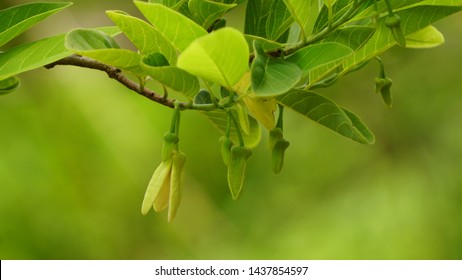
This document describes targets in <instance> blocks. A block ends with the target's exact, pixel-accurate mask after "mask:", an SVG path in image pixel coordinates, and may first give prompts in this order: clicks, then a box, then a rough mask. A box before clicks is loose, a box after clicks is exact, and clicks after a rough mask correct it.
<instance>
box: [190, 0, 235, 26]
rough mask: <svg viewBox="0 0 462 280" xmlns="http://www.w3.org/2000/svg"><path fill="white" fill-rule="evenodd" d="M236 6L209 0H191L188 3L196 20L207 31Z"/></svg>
mask: <svg viewBox="0 0 462 280" xmlns="http://www.w3.org/2000/svg"><path fill="white" fill-rule="evenodd" d="M236 6H237V4H224V3H218V2H213V1H209V0H190V1H189V3H188V7H189V10H190V11H191V14H192V16H193V18H194V20H195V21H196V22H197V23H199V24H200V25H201V26H202V27H203V28H205V29H207V28H209V27H210V26H211V25H212V23H214V22H215V21H216V20H217V19H219V18H221V17H222V16H223V15H224V14H225V13H226V12H228V11H229V10H231V9H232V8H234V7H236Z"/></svg>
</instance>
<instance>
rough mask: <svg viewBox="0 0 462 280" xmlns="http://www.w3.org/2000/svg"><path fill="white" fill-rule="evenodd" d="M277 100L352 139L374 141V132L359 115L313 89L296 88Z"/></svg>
mask: <svg viewBox="0 0 462 280" xmlns="http://www.w3.org/2000/svg"><path fill="white" fill-rule="evenodd" d="M277 100H278V101H279V103H281V104H282V105H284V106H286V107H288V108H291V109H293V110H295V111H296V112H298V113H300V114H302V115H304V116H306V117H308V118H310V119H311V120H313V121H315V122H317V123H319V124H320V125H323V126H325V127H327V128H329V129H331V130H333V131H335V132H337V133H339V134H341V135H343V136H345V137H347V138H350V139H351V140H354V141H356V142H359V143H362V144H372V143H373V142H374V137H373V135H372V133H371V132H370V131H369V129H368V128H367V126H366V125H365V124H363V123H362V122H361V120H360V119H359V118H358V117H357V116H355V115H354V114H353V113H351V112H349V111H346V110H344V109H342V108H340V107H339V106H338V105H337V104H335V103H334V102H333V101H332V100H330V99H328V98H327V97H324V96H322V95H319V94H317V93H314V92H311V91H306V90H299V89H294V90H292V91H290V92H288V93H287V94H284V95H282V96H279V97H277Z"/></svg>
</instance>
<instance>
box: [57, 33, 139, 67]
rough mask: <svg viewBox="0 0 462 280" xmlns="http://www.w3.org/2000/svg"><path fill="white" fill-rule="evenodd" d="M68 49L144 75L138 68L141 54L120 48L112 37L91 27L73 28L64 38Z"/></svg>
mask: <svg viewBox="0 0 462 280" xmlns="http://www.w3.org/2000/svg"><path fill="white" fill-rule="evenodd" d="M65 46H66V48H67V49H68V50H70V51H72V52H74V53H77V54H80V55H83V56H86V57H89V58H92V59H95V60H98V61H100V62H102V63H105V64H108V65H112V66H114V67H117V68H120V69H124V70H128V71H130V72H133V73H134V74H135V75H137V76H144V73H143V71H142V69H141V68H140V60H141V55H140V54H138V53H135V52H132V51H129V50H124V49H120V48H119V46H118V45H117V43H116V42H115V41H114V39H113V38H112V37H111V36H109V35H107V34H105V33H104V32H101V31H98V30H93V29H74V30H72V31H70V32H69V33H68V34H67V35H66V38H65Z"/></svg>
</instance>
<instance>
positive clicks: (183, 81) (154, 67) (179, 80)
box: [141, 53, 199, 99]
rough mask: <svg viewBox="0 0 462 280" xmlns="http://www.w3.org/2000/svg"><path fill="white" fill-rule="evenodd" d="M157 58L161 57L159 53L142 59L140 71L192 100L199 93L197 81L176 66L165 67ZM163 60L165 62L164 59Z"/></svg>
mask: <svg viewBox="0 0 462 280" xmlns="http://www.w3.org/2000/svg"><path fill="white" fill-rule="evenodd" d="M159 56H161V57H163V56H162V55H161V54H159V53H155V54H151V55H149V56H147V57H143V59H142V61H141V67H142V69H143V70H144V71H145V72H146V73H147V74H148V75H149V76H151V77H152V78H153V79H154V80H156V81H158V82H160V83H161V84H163V85H165V86H167V87H169V88H171V89H173V90H175V91H178V92H181V93H183V94H185V95H186V96H187V97H188V98H189V99H192V98H193V97H194V95H195V94H196V93H197V92H198V91H199V80H198V79H197V78H196V77H195V76H193V75H191V74H189V73H188V72H186V71H184V70H182V69H180V68H178V67H176V66H168V65H166V64H165V63H164V62H162V59H159ZM163 60H165V62H167V61H166V59H165V58H163Z"/></svg>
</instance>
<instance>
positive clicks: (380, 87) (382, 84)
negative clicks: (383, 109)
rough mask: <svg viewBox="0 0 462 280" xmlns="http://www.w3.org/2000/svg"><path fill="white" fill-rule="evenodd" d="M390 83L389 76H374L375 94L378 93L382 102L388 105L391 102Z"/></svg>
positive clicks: (390, 104) (389, 105)
mask: <svg viewBox="0 0 462 280" xmlns="http://www.w3.org/2000/svg"><path fill="white" fill-rule="evenodd" d="M392 83H393V82H392V80H391V79H390V78H375V92H376V93H377V94H378V93H380V95H381V96H382V100H383V102H384V103H385V104H386V105H387V106H388V107H391V106H392V104H393V97H392V95H391V91H390V88H391V85H392Z"/></svg>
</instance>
